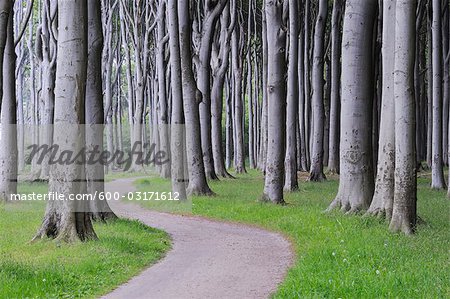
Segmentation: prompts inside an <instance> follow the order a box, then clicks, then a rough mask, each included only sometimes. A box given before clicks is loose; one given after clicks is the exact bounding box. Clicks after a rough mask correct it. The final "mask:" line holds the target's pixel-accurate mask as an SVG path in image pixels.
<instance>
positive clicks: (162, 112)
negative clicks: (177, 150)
mask: <svg viewBox="0 0 450 299" xmlns="http://www.w3.org/2000/svg"><path fill="white" fill-rule="evenodd" d="M165 10H166V5H165V2H164V1H160V4H159V8H158V20H157V23H158V25H157V36H156V39H157V49H156V71H157V77H158V107H159V109H158V112H159V113H158V114H159V144H160V148H159V150H160V151H162V152H164V153H166V155H167V156H170V136H169V127H168V125H169V109H168V101H167V97H166V71H165V69H166V68H165V61H164V60H165V47H166V45H165V42H164V36H165V35H166V28H165V27H166V26H165V23H166V18H165V14H166V12H165ZM170 169H171V166H170V164H169V163H164V164H162V165H161V177H163V178H167V179H168V178H170Z"/></svg>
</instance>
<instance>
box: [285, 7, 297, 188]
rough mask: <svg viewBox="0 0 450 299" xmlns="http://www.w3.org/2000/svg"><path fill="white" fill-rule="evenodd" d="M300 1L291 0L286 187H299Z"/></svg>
mask: <svg viewBox="0 0 450 299" xmlns="http://www.w3.org/2000/svg"><path fill="white" fill-rule="evenodd" d="M298 25H299V18H298V3H297V1H292V0H289V67H288V92H287V127H286V128H287V134H286V135H287V136H286V162H285V164H286V166H285V168H286V179H285V185H284V189H285V190H286V191H295V190H297V189H298V180H297V169H298V167H297V148H296V146H297V126H298V125H297V124H298V106H299V103H298V97H299V91H298V89H299V88H298V78H299V76H298V31H299V30H298V27H299V26H298Z"/></svg>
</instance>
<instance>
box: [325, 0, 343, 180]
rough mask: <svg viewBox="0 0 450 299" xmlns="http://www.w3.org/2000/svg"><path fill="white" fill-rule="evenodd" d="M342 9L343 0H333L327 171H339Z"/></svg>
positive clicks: (333, 172)
mask: <svg viewBox="0 0 450 299" xmlns="http://www.w3.org/2000/svg"><path fill="white" fill-rule="evenodd" d="M342 9H343V0H336V1H334V5H333V14H332V21H331V99H330V140H329V156H328V171H329V172H330V173H332V174H335V173H339V131H340V130H339V129H340V118H339V116H340V106H341V53H342V34H341V24H342Z"/></svg>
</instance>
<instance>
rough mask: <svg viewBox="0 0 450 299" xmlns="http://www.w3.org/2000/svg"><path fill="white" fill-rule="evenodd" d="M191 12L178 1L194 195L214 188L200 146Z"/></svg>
mask: <svg viewBox="0 0 450 299" xmlns="http://www.w3.org/2000/svg"><path fill="white" fill-rule="evenodd" d="M189 12H190V9H189V1H188V0H181V1H178V23H179V28H180V57H181V74H182V86H183V102H184V117H185V120H186V139H187V152H188V155H187V156H188V165H189V166H188V169H189V186H188V193H189V194H191V195H195V194H196V195H211V194H212V191H211V189H210V188H209V186H208V183H207V181H206V175H205V167H204V164H203V155H202V148H201V133H200V115H199V104H200V103H201V101H202V93H201V92H200V91H199V90H198V89H197V84H196V82H195V77H194V72H193V65H192V59H191V57H192V54H191V25H190V24H191V18H190V14H189Z"/></svg>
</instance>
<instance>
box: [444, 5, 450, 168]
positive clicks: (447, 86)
mask: <svg viewBox="0 0 450 299" xmlns="http://www.w3.org/2000/svg"><path fill="white" fill-rule="evenodd" d="M443 3H444V7H443V12H444V13H443V16H442V22H443V23H442V57H443V61H444V69H443V86H442V98H443V109H444V110H443V122H442V126H443V127H442V128H443V149H444V150H443V160H444V164H445V165H449V157H448V155H447V148H448V144H449V140H448V131H449V104H450V103H449V101H450V99H449V97H450V95H449V93H450V78H449V77H450V74H449V63H450V62H449V60H450V59H448V58H447V57H448V55H449V53H450V52H449V39H450V37H449V34H450V31H449V26H450V25H449V18H450V12H449V11H450V4H449V2H448V1H444V2H443Z"/></svg>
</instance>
